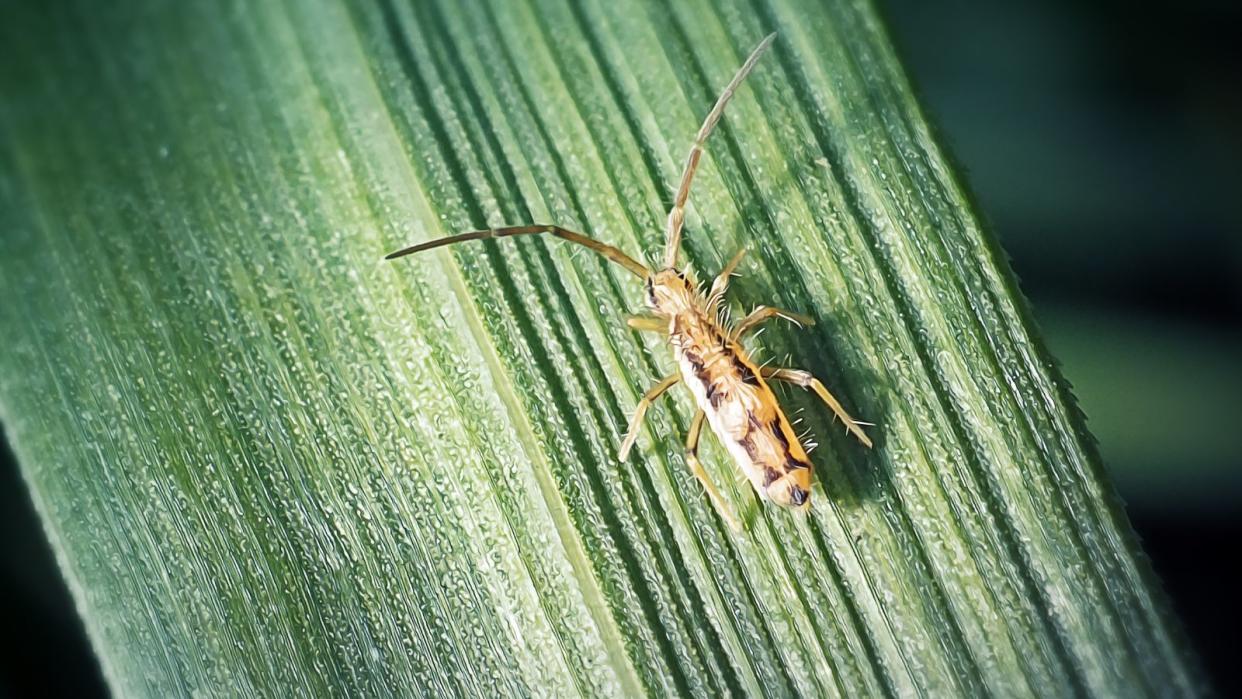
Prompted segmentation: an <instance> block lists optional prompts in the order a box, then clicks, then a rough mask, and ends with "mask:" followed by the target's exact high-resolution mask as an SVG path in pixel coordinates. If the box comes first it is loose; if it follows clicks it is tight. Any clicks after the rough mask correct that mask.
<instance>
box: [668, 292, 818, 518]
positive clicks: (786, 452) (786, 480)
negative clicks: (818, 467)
mask: <svg viewBox="0 0 1242 699" xmlns="http://www.w3.org/2000/svg"><path fill="white" fill-rule="evenodd" d="M671 337H672V344H673V348H674V351H675V353H676V355H677V359H678V364H679V365H680V367H681V373H682V378H683V380H684V381H685V383H686V385H687V386H689V387H690V390H691V392H692V393H694V396H695V399H696V400H697V402H698V404H699V407H700V408H702V409H703V411H704V412H705V413H707V420H708V424H710V425H711V428H712V431H713V432H715V433H716V436H717V437H718V438H719V439H720V441H721V442H722V443H723V444H724V445H725V447H726V448H727V449H728V450H729V452H730V454H731V455H732V456H733V458H734V460H735V461H736V462H737V463H738V465H739V466H741V467H742V469H743V470H744V471H745V472H746V476H747V478H749V479H750V482H751V484H752V485H753V486H754V488H755V490H756V491H758V492H759V494H760V496H761V497H765V498H770V499H771V500H773V501H774V502H776V503H778V504H781V505H791V506H799V505H802V504H803V503H805V502H806V500H807V498H808V497H809V490H810V474H811V462H810V459H809V458H808V457H807V455H806V451H805V450H804V449H803V448H802V444H801V443H800V442H799V441H798V439H797V436H796V435H795V434H794V431H793V427H792V426H791V425H790V423H789V419H788V418H787V417H785V413H784V412H783V411H782V410H781V408H780V404H779V403H777V401H776V395H775V394H774V393H773V392H772V389H771V388H770V387H769V386H768V384H767V382H766V381H764V380H763V377H762V376H760V373H759V370H758V368H757V367H755V365H754V364H753V363H752V362H751V361H750V358H749V357H748V356H747V354H746V351H745V349H743V348H742V346H741V345H739V344H738V343H737V342H735V341H733V340H732V338H730V337H729V336H728V334H727V333H726V332H725V331H724V330H723V329H722V328H720V327H719V326H717V325H716V324H715V323H714V322H712V321H711V320H710V319H708V318H705V317H703V316H702V315H698V314H686V315H685V316H683V317H681V318H678V319H677V321H676V322H675V323H674V324H673V328H672V335H671Z"/></svg>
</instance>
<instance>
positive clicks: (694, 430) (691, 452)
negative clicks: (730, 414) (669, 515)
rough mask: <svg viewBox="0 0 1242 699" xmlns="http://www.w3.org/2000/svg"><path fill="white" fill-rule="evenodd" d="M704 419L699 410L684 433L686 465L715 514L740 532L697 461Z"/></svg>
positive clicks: (739, 528) (736, 523)
mask: <svg viewBox="0 0 1242 699" xmlns="http://www.w3.org/2000/svg"><path fill="white" fill-rule="evenodd" d="M706 417H707V413H705V412H703V411H702V410H700V411H698V412H697V413H695V414H694V419H693V420H691V421H690V431H689V432H687V433H686V464H688V465H689V466H690V472H691V473H693V474H694V477H695V478H697V479H698V480H699V483H702V484H703V489H704V490H706V491H707V497H708V498H709V499H710V500H711V501H712V506H713V507H715V508H716V512H718V513H719V514H720V516H721V518H722V519H724V521H726V522H728V523H729V528H730V529H732V530H733V531H735V532H740V531H742V525H741V523H740V522H739V521H738V519H737V517H735V516H733V511H732V510H731V509H729V505H728V503H726V502H725V501H724V498H722V497H720V491H718V490H716V486H715V485H713V484H712V480H711V478H710V477H709V476H708V475H707V470H706V469H704V468H703V462H701V461H699V437H700V436H701V435H702V434H703V420H704V419H705V418H706Z"/></svg>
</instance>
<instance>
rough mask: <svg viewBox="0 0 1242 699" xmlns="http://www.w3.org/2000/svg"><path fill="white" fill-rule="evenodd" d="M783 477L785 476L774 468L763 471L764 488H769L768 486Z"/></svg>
mask: <svg viewBox="0 0 1242 699" xmlns="http://www.w3.org/2000/svg"><path fill="white" fill-rule="evenodd" d="M783 475H785V474H783V473H781V472H780V471H777V470H776V469H774V468H765V469H763V487H764V488H767V487H768V486H770V485H772V484H773V483H775V482H776V481H777V479H779V478H780V477H781V476H783Z"/></svg>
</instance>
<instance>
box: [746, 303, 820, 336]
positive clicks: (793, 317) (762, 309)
mask: <svg viewBox="0 0 1242 699" xmlns="http://www.w3.org/2000/svg"><path fill="white" fill-rule="evenodd" d="M769 318H784V319H785V320H788V321H791V322H794V323H797V324H798V325H815V319H814V318H812V317H810V316H804V315H802V314H801V313H794V312H793V311H787V310H785V309H783V308H775V307H772V306H758V307H756V308H755V310H753V311H751V312H750V314H749V315H747V316H746V317H745V318H743V319H742V320H740V321H738V324H737V325H736V326H734V328H733V337H735V338H741V337H742V336H743V335H745V334H746V333H747V332H749V331H751V330H753V329H754V328H755V326H757V325H759V324H760V323H762V322H763V321H765V320H768V319H769Z"/></svg>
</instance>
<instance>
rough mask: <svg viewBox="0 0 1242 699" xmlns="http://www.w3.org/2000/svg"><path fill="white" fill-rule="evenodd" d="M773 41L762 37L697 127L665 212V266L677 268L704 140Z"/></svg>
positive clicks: (770, 36)
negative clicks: (691, 190)
mask: <svg viewBox="0 0 1242 699" xmlns="http://www.w3.org/2000/svg"><path fill="white" fill-rule="evenodd" d="M775 38H776V33H775V32H773V33H771V34H768V35H767V36H765V37H764V38H763V41H760V42H759V45H758V46H756V47H755V50H754V51H751V52H750V56H749V57H748V58H747V59H746V62H745V63H743V64H742V67H741V68H739V69H738V71H737V74H736V75H734V76H733V79H732V80H730V81H729V84H728V86H726V87H725V89H724V92H721V93H720V97H718V98H716V105H715V106H714V107H712V111H710V112H708V114H707V118H706V119H704V120H703V125H702V126H700V127H699V133H698V135H697V136H695V137H694V145H693V146H691V148H690V155H689V157H687V158H686V167H685V169H684V170H683V171H682V173H681V184H680V185H678V187H677V196H676V197H675V198H674V200H673V208H672V209H670V210H669V212H668V227H667V228H668V234H667V236H666V237H667V240H668V242H667V243H666V244H665V248H664V266H665V267H676V266H677V249H678V248H679V247H681V225H682V223H684V222H685V218H686V200H687V199H689V198H690V183H691V182H692V181H693V180H694V173H695V171H696V170H698V167H699V158H701V157H703V144H704V143H705V142H706V141H707V137H708V136H710V135H711V133H712V129H715V128H716V123H717V122H719V121H720V117H721V116H722V115H723V114H724V109H725V105H726V104H728V103H729V100H730V99H731V98H732V97H733V93H734V92H737V88H738V86H739V85H741V84H742V81H743V80H745V79H746V76H747V75H749V74H750V71H752V70H754V68H755V64H756V63H758V62H759V57H760V56H762V55H763V52H764V51H766V50H767V49H768V47H769V46H771V45H772V40H773V39H775Z"/></svg>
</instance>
